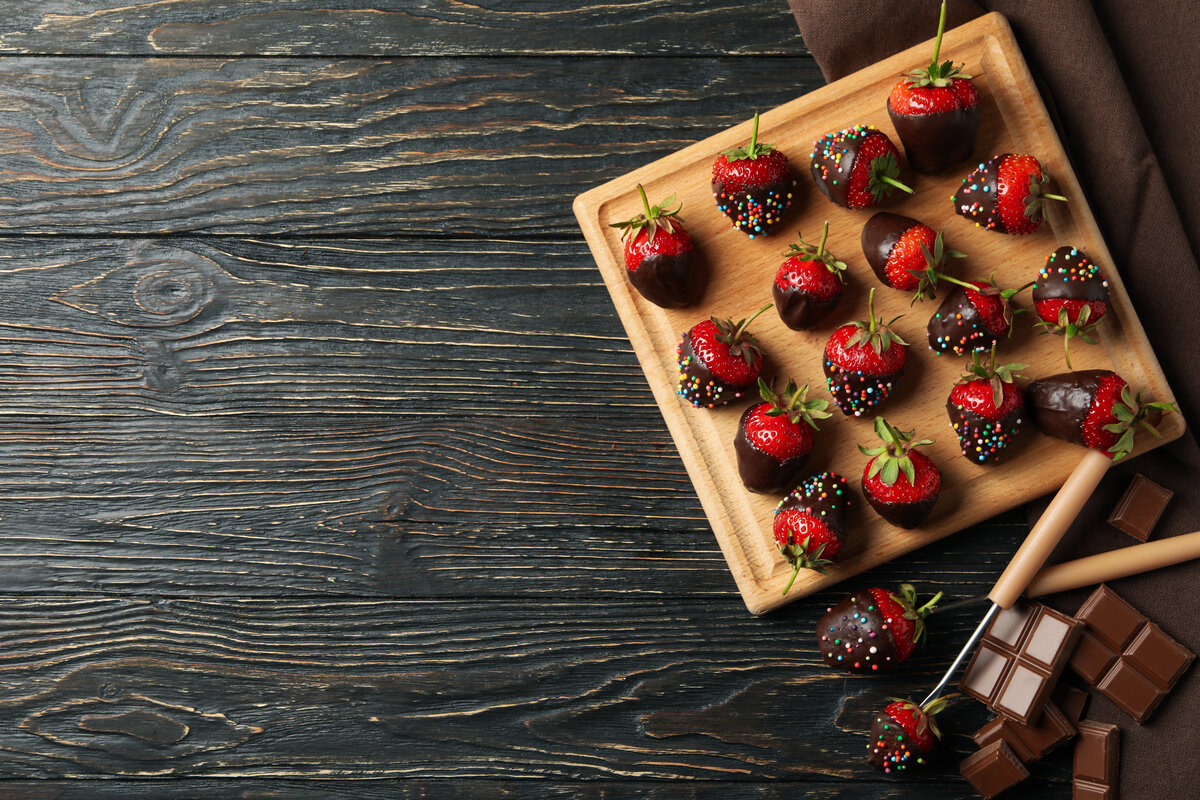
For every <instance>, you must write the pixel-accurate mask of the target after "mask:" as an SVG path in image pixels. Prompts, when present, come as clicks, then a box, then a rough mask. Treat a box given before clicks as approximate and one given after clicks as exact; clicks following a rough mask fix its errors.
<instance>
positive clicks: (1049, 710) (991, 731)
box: [972, 702, 1075, 764]
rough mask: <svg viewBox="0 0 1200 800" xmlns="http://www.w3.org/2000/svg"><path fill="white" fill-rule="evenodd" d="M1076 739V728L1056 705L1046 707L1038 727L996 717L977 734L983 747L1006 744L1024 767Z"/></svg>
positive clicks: (976, 742) (1047, 704)
mask: <svg viewBox="0 0 1200 800" xmlns="http://www.w3.org/2000/svg"><path fill="white" fill-rule="evenodd" d="M1074 735H1075V726H1074V725H1072V724H1071V722H1070V721H1069V720H1068V719H1067V717H1066V715H1065V714H1063V712H1062V711H1061V710H1060V709H1059V708H1058V706H1056V705H1054V703H1053V702H1049V703H1046V708H1045V709H1044V710H1043V711H1042V718H1041V719H1040V720H1038V724H1037V725H1022V724H1020V723H1018V722H1013V721H1012V720H1011V719H1009V718H1008V717H993V718H992V720H991V721H989V722H988V723H987V724H986V725H984V726H983V727H982V728H980V729H979V730H977V731H975V735H974V736H973V737H972V738H974V739H975V744H977V745H979V746H980V747H983V746H985V745H989V744H991V743H992V742H994V741H997V740H1003V741H1004V742H1005V743H1006V744H1008V746H1009V747H1010V748H1012V751H1013V753H1015V754H1016V756H1017V758H1019V759H1021V761H1022V762H1023V763H1025V764H1028V763H1029V762H1031V761H1037V760H1038V759H1039V758H1042V757H1043V756H1045V755H1046V754H1047V753H1049V752H1050V751H1051V750H1053V749H1054V748H1056V747H1058V746H1059V745H1060V744H1062V743H1063V742H1066V741H1067V740H1069V739H1070V738H1071V737H1072V736H1074Z"/></svg>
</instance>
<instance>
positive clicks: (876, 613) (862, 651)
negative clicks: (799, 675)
mask: <svg viewBox="0 0 1200 800" xmlns="http://www.w3.org/2000/svg"><path fill="white" fill-rule="evenodd" d="M884 625H885V621H884V619H883V613H882V612H881V611H880V610H879V606H878V605H876V604H875V598H874V597H872V596H871V593H870V592H868V591H866V590H863V591H861V592H858V593H856V594H852V595H849V596H847V597H846V598H845V599H843V600H842V602H840V603H838V604H837V605H836V606H834V607H833V608H831V609H829V610H828V611H826V612H825V616H823V617H821V620H820V621H819V622H818V623H817V647H818V648H820V650H821V655H822V657H823V658H824V661H825V663H826V664H828V665H829V666H831V667H835V668H837V669H844V670H846V671H847V672H853V673H858V674H868V675H869V674H871V673H876V672H887V671H889V670H892V669H894V668H895V667H896V665H897V664H899V663H900V662H898V661H896V660H895V658H896V645H895V643H894V642H893V640H892V635H891V633H889V632H888V630H887V629H886V628H885V627H884Z"/></svg>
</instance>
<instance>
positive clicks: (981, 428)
mask: <svg viewBox="0 0 1200 800" xmlns="http://www.w3.org/2000/svg"><path fill="white" fill-rule="evenodd" d="M946 414H947V415H949V417H950V426H951V427H952V428H954V432H955V433H956V434H958V445H959V448H960V449H961V450H962V454H963V455H964V456H965V457H966V458H967V460H969V461H970V462H971V463H973V464H985V465H991V464H997V463H999V461H1000V457H1001V455H1002V454H1003V453H1004V451H1005V450H1006V449H1007V448H1008V446H1009V445H1010V444H1011V443H1012V440H1013V438H1014V437H1015V436H1016V435H1017V431H1018V430H1019V429H1020V427H1021V418H1022V417H1023V416H1024V414H1025V409H1024V408H1023V407H1018V408H1014V409H1013V410H1012V411H1010V412H1008V413H1007V414H1005V415H1004V416H1003V417H1001V418H1000V420H999V421H997V422H993V421H991V420H990V419H988V418H987V417H984V416H982V415H980V414H976V413H975V412H974V411H972V410H971V409H969V408H959V407H958V406H956V405H954V403H952V402H950V401H949V400H947V401H946ZM976 448H979V449H978V450H976Z"/></svg>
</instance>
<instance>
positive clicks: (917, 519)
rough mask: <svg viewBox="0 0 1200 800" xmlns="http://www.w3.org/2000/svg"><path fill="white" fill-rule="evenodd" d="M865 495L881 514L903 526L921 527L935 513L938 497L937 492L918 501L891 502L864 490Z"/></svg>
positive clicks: (893, 522)
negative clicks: (877, 497)
mask: <svg viewBox="0 0 1200 800" xmlns="http://www.w3.org/2000/svg"><path fill="white" fill-rule="evenodd" d="M863 495H864V496H865V497H866V498H867V502H868V503H870V504H871V508H873V509H875V511H876V512H878V514H879V516H881V517H883V518H884V519H886V520H887V521H888V522H890V523H892V524H893V525H897V526H899V527H901V528H919V527H920V526H921V523H922V522H924V521H925V520H926V519H928V518H929V515H930V514H931V513H933V506H934V505H935V504H936V503H937V499H938V496H937V495H936V494H935V495H934V496H933V497H927V498H925V499H924V500H921V501H919V502H916V503H889V502H885V501H882V500H878V499H876V498H875V497H873V496H871V495H870V494H868V493H867V492H866V491H864V492H863Z"/></svg>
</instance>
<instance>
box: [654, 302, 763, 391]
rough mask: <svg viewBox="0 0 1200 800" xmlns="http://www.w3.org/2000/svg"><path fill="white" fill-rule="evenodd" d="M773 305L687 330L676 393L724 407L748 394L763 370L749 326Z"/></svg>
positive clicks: (679, 353) (681, 343)
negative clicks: (752, 312)
mask: <svg viewBox="0 0 1200 800" xmlns="http://www.w3.org/2000/svg"><path fill="white" fill-rule="evenodd" d="M770 307H771V306H770V304H767V305H765V306H763V307H762V308H760V309H759V310H758V313H756V314H755V315H754V316H752V317H750V318H749V319H743V320H739V321H738V322H736V323H735V322H733V321H732V320H728V319H718V318H717V317H710V318H709V319H706V320H704V321H703V322H698V323H696V324H695V325H693V326H692V328H691V330H689V331H687V332H686V333H684V334H683V336H682V337H681V338H680V340H679V347H678V349H677V351H676V353H677V356H678V361H677V363H678V364H679V388H678V389H677V390H676V394H678V395H679V396H681V397H683V398H684V399H685V400H687V401H688V402H689V403H691V404H692V405H694V406H695V407H696V408H705V407H707V408H713V407H715V406H723V405H727V404H729V403H732V402H733V401H734V400H740V399H741V398H743V397H745V396H746V390H747V389H749V388H750V387H751V386H754V385H755V383H757V382H758V376H759V373H760V372H762V352H761V351H760V350H759V349H758V343H757V342H756V341H755V340H754V337H753V336H751V335H750V333H749V332H748V331H747V330H746V329H747V328H748V327H749V325H750V323H751V322H753V321H754V320H755V319H756V318H757V317H758V315H759V314H761V313H763V312H764V311H766V310H767V309H768V308H770Z"/></svg>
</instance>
